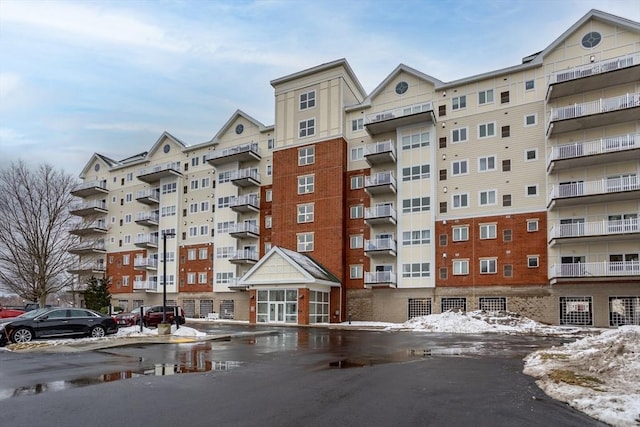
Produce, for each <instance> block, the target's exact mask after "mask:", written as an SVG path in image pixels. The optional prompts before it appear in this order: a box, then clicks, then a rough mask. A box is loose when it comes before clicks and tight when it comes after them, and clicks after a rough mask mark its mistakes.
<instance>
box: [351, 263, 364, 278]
mask: <svg viewBox="0 0 640 427" xmlns="http://www.w3.org/2000/svg"><path fill="white" fill-rule="evenodd" d="M362 271H363V270H362V265H361V264H354V265H350V266H349V278H350V279H362V276H363V275H362Z"/></svg>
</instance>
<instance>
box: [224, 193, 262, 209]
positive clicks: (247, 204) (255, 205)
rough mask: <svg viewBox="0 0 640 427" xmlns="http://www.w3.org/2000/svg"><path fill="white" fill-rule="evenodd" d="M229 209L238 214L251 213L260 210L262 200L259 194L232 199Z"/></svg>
mask: <svg viewBox="0 0 640 427" xmlns="http://www.w3.org/2000/svg"><path fill="white" fill-rule="evenodd" d="M229 207H230V208H231V209H232V210H234V211H236V212H251V211H254V212H255V211H258V210H260V198H259V197H258V195H257V194H247V195H244V196H238V197H234V198H233V199H231V202H230V203H229Z"/></svg>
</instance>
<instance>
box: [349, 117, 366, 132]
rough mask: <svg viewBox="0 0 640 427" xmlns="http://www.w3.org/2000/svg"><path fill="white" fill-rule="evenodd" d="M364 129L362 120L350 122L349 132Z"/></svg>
mask: <svg viewBox="0 0 640 427" xmlns="http://www.w3.org/2000/svg"><path fill="white" fill-rule="evenodd" d="M362 129H364V120H363V119H355V120H351V130H352V131H354V132H355V131H358V130H362Z"/></svg>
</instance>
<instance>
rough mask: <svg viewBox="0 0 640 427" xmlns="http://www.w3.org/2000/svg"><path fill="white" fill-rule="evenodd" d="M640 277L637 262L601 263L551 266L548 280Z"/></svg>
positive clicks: (639, 265) (639, 263) (639, 268)
mask: <svg viewBox="0 0 640 427" xmlns="http://www.w3.org/2000/svg"><path fill="white" fill-rule="evenodd" d="M638 275H640V262H639V261H616V262H611V261H602V262H585V263H573V264H553V265H551V268H550V269H549V278H551V279H553V278H569V277H580V278H585V277H618V276H638Z"/></svg>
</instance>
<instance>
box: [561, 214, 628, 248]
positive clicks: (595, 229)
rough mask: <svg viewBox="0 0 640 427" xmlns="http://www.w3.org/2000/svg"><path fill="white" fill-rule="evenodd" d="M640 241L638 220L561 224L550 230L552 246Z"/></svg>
mask: <svg viewBox="0 0 640 427" xmlns="http://www.w3.org/2000/svg"><path fill="white" fill-rule="evenodd" d="M634 239H639V240H640V222H639V221H638V218H629V219H620V220H610V221H609V220H603V221H593V222H586V223H574V224H559V225H554V226H553V227H551V230H549V243H550V245H551V246H553V245H555V244H561V243H575V242H577V241H579V242H596V241H607V240H611V241H616V242H618V241H621V240H634Z"/></svg>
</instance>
